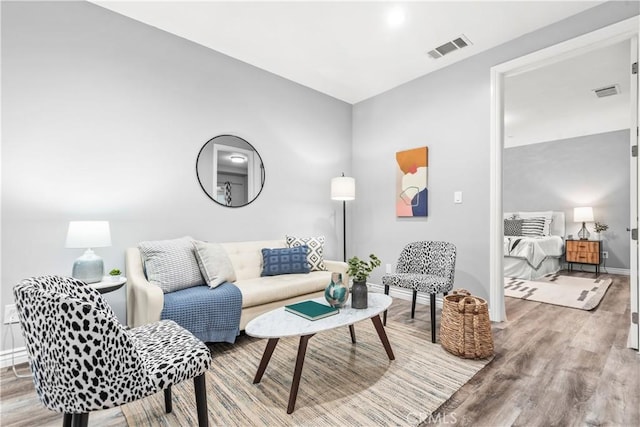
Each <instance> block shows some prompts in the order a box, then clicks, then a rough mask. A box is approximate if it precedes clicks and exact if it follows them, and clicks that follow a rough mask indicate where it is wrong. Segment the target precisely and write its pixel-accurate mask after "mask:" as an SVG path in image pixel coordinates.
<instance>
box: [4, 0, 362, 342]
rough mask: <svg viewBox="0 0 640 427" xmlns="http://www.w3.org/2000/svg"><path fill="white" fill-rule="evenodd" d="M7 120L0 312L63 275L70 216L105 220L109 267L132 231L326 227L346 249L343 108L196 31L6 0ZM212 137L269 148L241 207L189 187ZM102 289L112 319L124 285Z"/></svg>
mask: <svg viewBox="0 0 640 427" xmlns="http://www.w3.org/2000/svg"><path fill="white" fill-rule="evenodd" d="M2 125H3V126H2V267H3V268H2V273H1V275H2V276H1V277H2V282H1V283H2V289H1V296H2V303H1V305H2V309H3V310H4V305H5V304H7V303H11V302H12V301H13V296H12V293H11V290H12V287H13V285H14V284H16V283H17V282H18V281H19V280H21V279H22V278H25V277H30V276H35V275H41V274H64V275H69V274H71V266H72V264H73V260H74V259H75V258H77V257H78V256H80V254H81V253H82V250H80V249H77V250H76V249H65V248H64V242H65V236H66V231H67V225H68V222H69V221H70V220H83V219H86V220H89V219H101V220H109V221H110V223H111V232H112V241H113V245H112V246H111V247H109V248H100V249H96V252H97V253H98V254H99V255H101V256H102V257H103V258H104V259H105V267H106V268H107V269H111V268H114V267H118V268H120V269H124V250H125V248H127V247H131V246H135V245H136V244H137V242H139V241H141V240H149V239H150V240H154V239H168V238H175V237H180V236H184V235H191V236H193V237H194V238H198V239H203V240H209V241H241V240H258V239H277V238H284V236H285V234H286V233H289V234H299V235H318V234H323V235H325V236H327V239H328V241H327V249H326V253H327V255H326V256H327V258H329V259H332V258H333V259H339V258H340V257H341V252H342V250H341V241H342V229H341V224H342V223H341V218H342V212H341V205H340V204H338V203H337V202H333V201H331V200H330V194H329V187H330V180H331V178H332V177H334V176H338V174H339V173H340V172H342V171H345V172H347V173H349V167H350V165H351V150H350V145H351V106H350V105H349V104H346V103H344V102H341V101H338V100H336V99H334V98H331V97H328V96H326V95H323V94H320V93H318V92H316V91H313V90H310V89H308V88H305V87H303V86H301V85H298V84H295V83H292V82H290V81H288V80H286V79H283V78H280V77H277V76H275V75H273V74H270V73H267V72H264V71H262V70H259V69H257V68H255V67H252V66H249V65H247V64H245V63H243V62H240V61H237V60H234V59H231V58H229V57H227V56H225V55H222V54H219V53H216V52H214V51H212V50H210V49H206V48H204V47H202V46H200V45H197V44H195V43H191V42H188V41H186V40H184V39H181V38H178V37H175V36H173V35H170V34H168V33H165V32H162V31H160V30H158V29H155V28H152V27H149V26H147V25H143V24H140V23H138V22H136V21H133V20H131V19H128V18H125V17H123V16H121V15H118V14H115V13H113V12H110V11H107V10H105V9H103V8H101V7H98V6H96V5H93V4H90V3H86V2H35V3H34V2H21V3H13V2H6V1H3V2H2ZM220 134H235V135H238V136H240V137H242V138H244V139H246V140H247V141H250V142H251V143H252V144H253V146H254V147H255V148H256V149H257V150H258V151H259V152H260V155H261V156H262V159H263V161H264V164H265V168H266V182H265V187H264V190H263V191H262V194H261V195H260V197H259V198H258V199H257V200H256V201H255V202H253V203H251V204H250V205H249V206H247V207H243V208H240V209H231V208H225V207H222V206H220V205H218V204H216V203H214V202H213V201H211V200H210V199H209V198H208V197H207V196H206V195H205V194H204V192H203V191H202V189H201V188H200V186H199V185H198V181H197V179H196V173H195V163H196V157H197V155H198V151H199V150H200V148H201V146H202V145H203V144H204V143H205V142H206V141H208V140H209V139H210V138H212V137H213V136H216V135H220ZM107 296H108V299H109V301H110V302H111V303H112V305H113V306H114V307H115V308H116V313H117V315H118V316H119V318H120V319H121V320H123V319H124V290H121V291H119V292H115V293H113V294H108V295H107ZM5 332H6V331H5V330H4V329H3V330H2V336H3V337H6V336H7V334H6V333H5ZM6 341H7V342H3V343H2V348H8V346H9V343H8V340H6ZM18 345H22V343H18Z"/></svg>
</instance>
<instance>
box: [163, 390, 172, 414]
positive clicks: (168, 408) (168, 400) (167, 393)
mask: <svg viewBox="0 0 640 427" xmlns="http://www.w3.org/2000/svg"><path fill="white" fill-rule="evenodd" d="M164 407H165V411H166V412H167V414H170V413H171V411H173V404H172V403H171V386H169V387H167V388H165V389H164Z"/></svg>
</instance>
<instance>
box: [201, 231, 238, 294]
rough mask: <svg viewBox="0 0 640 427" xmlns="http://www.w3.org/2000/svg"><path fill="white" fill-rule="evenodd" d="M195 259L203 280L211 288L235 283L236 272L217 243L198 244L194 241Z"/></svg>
mask: <svg viewBox="0 0 640 427" xmlns="http://www.w3.org/2000/svg"><path fill="white" fill-rule="evenodd" d="M193 246H194V248H195V249H196V259H197V260H198V265H199V266H200V272H201V273H202V275H203V276H204V280H205V281H206V282H207V285H209V286H210V287H212V288H215V287H216V286H218V285H220V284H221V283H224V282H235V281H236V272H235V270H234V269H233V264H231V259H230V258H229V255H228V254H227V251H225V250H224V248H223V247H222V245H221V244H219V243H207V242H199V241H197V240H195V241H194V242H193Z"/></svg>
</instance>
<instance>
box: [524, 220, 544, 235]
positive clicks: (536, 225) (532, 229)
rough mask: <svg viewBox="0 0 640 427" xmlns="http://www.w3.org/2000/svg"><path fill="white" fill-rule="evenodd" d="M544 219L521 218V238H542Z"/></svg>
mask: <svg viewBox="0 0 640 427" xmlns="http://www.w3.org/2000/svg"><path fill="white" fill-rule="evenodd" d="M544 223H545V219H544V217H536V218H523V219H522V235H523V236H544Z"/></svg>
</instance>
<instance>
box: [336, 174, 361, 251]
mask: <svg viewBox="0 0 640 427" xmlns="http://www.w3.org/2000/svg"><path fill="white" fill-rule="evenodd" d="M355 198H356V180H355V179H354V178H351V177H348V176H344V172H343V173H342V176H339V177H337V178H332V179H331V200H342V244H343V248H342V251H343V252H342V258H343V261H344V262H347V206H346V204H347V200H355Z"/></svg>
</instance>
